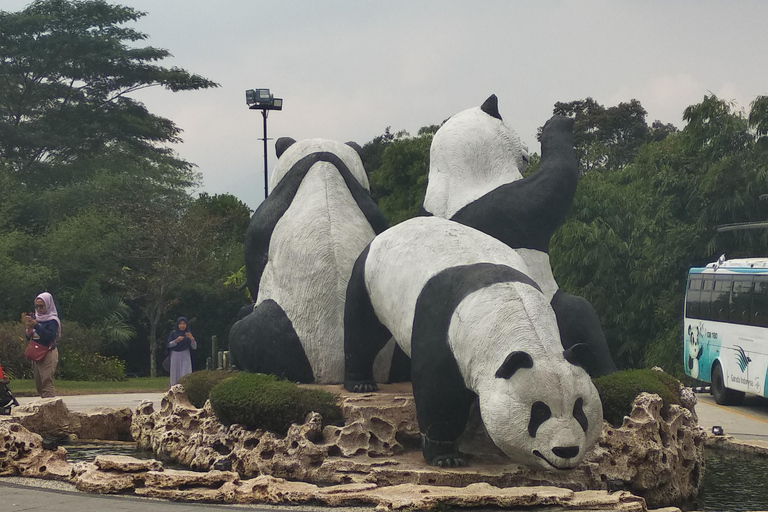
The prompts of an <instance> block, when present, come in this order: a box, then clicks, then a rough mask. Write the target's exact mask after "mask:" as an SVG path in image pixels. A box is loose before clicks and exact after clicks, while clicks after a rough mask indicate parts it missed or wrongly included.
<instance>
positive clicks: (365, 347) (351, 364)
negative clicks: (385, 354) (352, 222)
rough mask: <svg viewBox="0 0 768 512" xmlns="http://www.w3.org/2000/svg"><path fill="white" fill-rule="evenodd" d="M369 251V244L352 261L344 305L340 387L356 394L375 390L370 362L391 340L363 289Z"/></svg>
mask: <svg viewBox="0 0 768 512" xmlns="http://www.w3.org/2000/svg"><path fill="white" fill-rule="evenodd" d="M369 251H370V245H369V246H368V247H366V248H365V249H364V250H363V252H362V253H360V256H358V258H357V260H356V261H355V266H354V267H353V268H352V276H351V277H350V278H349V284H348V285H347V296H346V300H345V304H344V387H345V388H346V389H347V391H352V392H357V393H361V392H362V393H365V392H369V391H375V390H376V389H377V386H376V382H375V381H374V379H373V362H374V360H375V359H376V355H377V354H378V353H379V352H380V351H381V349H382V348H384V345H386V344H387V342H388V341H389V339H390V338H391V337H392V334H390V332H389V330H388V329H387V328H386V327H384V325H383V324H382V323H381V322H380V321H379V318H378V317H377V316H376V311H374V309H373V305H372V304H371V298H370V297H369V296H368V290H367V288H366V287H365V261H366V259H367V258H368V252H369ZM403 355H405V354H403Z"/></svg>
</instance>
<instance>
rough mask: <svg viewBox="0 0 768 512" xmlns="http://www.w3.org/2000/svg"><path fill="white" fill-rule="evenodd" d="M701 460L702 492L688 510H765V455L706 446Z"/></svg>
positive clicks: (767, 477) (767, 504) (767, 481)
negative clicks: (709, 448) (712, 448)
mask: <svg viewBox="0 0 768 512" xmlns="http://www.w3.org/2000/svg"><path fill="white" fill-rule="evenodd" d="M705 464H706V469H705V471H704V483H703V485H702V492H701V494H700V495H699V502H698V504H697V505H696V506H695V507H693V508H692V510H704V511H706V512H744V511H748V510H768V457H767V456H760V455H750V454H746V453H739V452H732V451H725V450H707V451H706V453H705Z"/></svg>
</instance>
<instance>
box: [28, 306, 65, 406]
mask: <svg viewBox="0 0 768 512" xmlns="http://www.w3.org/2000/svg"><path fill="white" fill-rule="evenodd" d="M21 321H22V322H24V323H25V324H26V335H27V340H28V341H29V340H34V341H35V342H37V343H39V344H40V345H45V346H47V347H49V350H48V354H47V355H46V356H45V358H43V360H42V361H32V374H33V376H34V377H35V387H36V388H37V394H38V395H40V396H41V397H42V398H52V397H55V396H56V390H55V389H54V387H53V374H54V373H56V366H57V365H58V364H59V351H58V349H57V348H56V343H57V342H58V341H59V338H61V320H60V319H59V312H58V311H57V310H56V304H55V303H54V302H53V296H52V295H51V294H50V293H48V292H43V293H41V294H40V295H38V296H37V297H35V312H34V314H32V315H28V314H26V313H22V314H21Z"/></svg>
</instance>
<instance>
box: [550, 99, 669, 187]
mask: <svg viewBox="0 0 768 512" xmlns="http://www.w3.org/2000/svg"><path fill="white" fill-rule="evenodd" d="M553 113H554V114H555V115H563V116H567V117H572V118H573V119H574V129H573V132H574V133H573V142H574V146H575V150H576V157H577V158H578V159H579V166H580V169H581V171H582V173H586V172H588V171H590V170H593V169H594V170H598V171H606V170H615V169H621V168H623V167H626V166H627V165H629V164H630V163H632V161H633V160H634V158H635V156H636V155H637V152H638V150H639V149H640V147H641V146H642V145H643V144H645V143H646V142H650V141H652V140H661V139H663V138H664V137H666V135H668V134H669V133H673V132H674V131H675V130H676V129H675V127H674V126H673V125H671V124H662V123H661V122H659V121H655V122H654V123H653V126H652V128H649V127H648V125H647V124H646V122H645V116H646V114H647V112H646V111H645V109H644V108H643V106H642V105H641V104H640V102H639V101H637V100H635V99H633V100H630V101H629V103H623V102H622V103H619V104H618V105H617V106H615V107H608V108H606V107H604V106H603V105H600V104H599V103H597V102H596V101H595V100H593V99H592V98H587V99H585V100H576V101H571V102H567V103H564V102H557V103H555V108H554V110H553Z"/></svg>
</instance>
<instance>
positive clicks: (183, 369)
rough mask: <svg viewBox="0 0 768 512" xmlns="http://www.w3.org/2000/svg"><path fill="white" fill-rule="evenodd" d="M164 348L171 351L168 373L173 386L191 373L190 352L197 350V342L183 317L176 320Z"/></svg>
mask: <svg viewBox="0 0 768 512" xmlns="http://www.w3.org/2000/svg"><path fill="white" fill-rule="evenodd" d="M166 346H167V347H168V350H170V351H171V352H170V355H171V364H170V372H171V386H173V385H174V384H176V383H177V382H178V381H179V379H180V378H182V377H183V376H185V375H186V374H188V373H192V350H196V349H197V341H195V337H194V336H192V333H191V332H189V325H188V322H187V319H186V318H185V317H183V316H180V317H179V319H178V320H176V328H175V329H174V330H172V331H171V334H169V335H168V341H167V343H166Z"/></svg>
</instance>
